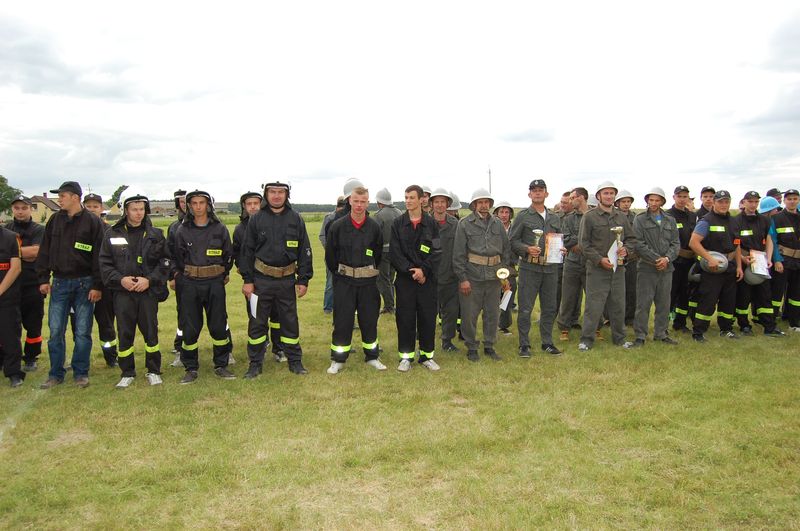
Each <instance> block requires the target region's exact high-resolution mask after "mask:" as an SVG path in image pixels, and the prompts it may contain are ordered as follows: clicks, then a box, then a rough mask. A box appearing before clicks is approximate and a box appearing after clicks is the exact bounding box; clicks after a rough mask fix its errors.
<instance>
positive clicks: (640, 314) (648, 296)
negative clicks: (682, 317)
mask: <svg viewBox="0 0 800 531" xmlns="http://www.w3.org/2000/svg"><path fill="white" fill-rule="evenodd" d="M636 291H637V293H636V318H635V319H634V322H633V330H634V332H635V333H636V339H645V338H646V337H647V324H648V322H649V321H650V306H651V305H652V304H654V303H655V306H656V315H655V322H654V324H653V339H655V340H656V341H657V340H659V339H664V338H665V337H667V326H668V325H669V304H670V298H671V293H672V271H670V272H660V271H656V270H654V269H652V268H650V267H639V272H638V274H637V276H636Z"/></svg>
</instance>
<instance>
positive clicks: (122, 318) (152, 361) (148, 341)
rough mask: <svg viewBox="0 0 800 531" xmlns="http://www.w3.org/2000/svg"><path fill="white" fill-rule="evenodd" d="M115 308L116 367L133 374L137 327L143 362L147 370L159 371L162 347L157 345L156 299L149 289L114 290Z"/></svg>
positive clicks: (123, 373)
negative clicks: (135, 290)
mask: <svg viewBox="0 0 800 531" xmlns="http://www.w3.org/2000/svg"><path fill="white" fill-rule="evenodd" d="M113 293H114V311H115V312H116V314H117V331H118V334H119V358H118V360H119V368H120V369H122V376H136V363H135V361H134V348H133V340H134V338H135V337H136V329H137V328H138V329H139V332H141V334H142V338H143V339H144V352H145V355H144V364H145V366H146V367H147V372H151V373H154V374H161V348H160V347H159V345H158V301H157V300H156V298H155V297H153V296H152V295H151V294H150V292H149V291H146V292H144V293H136V292H130V291H114V292H113Z"/></svg>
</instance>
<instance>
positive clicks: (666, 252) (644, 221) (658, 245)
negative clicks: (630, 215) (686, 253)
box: [633, 210, 680, 273]
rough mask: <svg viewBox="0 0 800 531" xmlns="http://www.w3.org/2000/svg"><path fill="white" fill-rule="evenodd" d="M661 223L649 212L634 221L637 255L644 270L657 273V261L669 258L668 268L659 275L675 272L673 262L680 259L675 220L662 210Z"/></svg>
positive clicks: (646, 211)
mask: <svg viewBox="0 0 800 531" xmlns="http://www.w3.org/2000/svg"><path fill="white" fill-rule="evenodd" d="M659 214H661V223H659V222H658V221H657V220H656V216H655V215H653V214H652V213H651V212H650V211H649V210H645V211H644V212H641V213H639V215H637V216H636V218H635V219H634V220H633V232H634V234H636V254H637V255H638V256H639V266H638V267H640V268H642V270H648V271H657V270H656V267H655V261H656V260H658V259H659V258H661V257H662V256H666V257H667V258H669V263H668V264H667V268H666V269H664V270H662V271H659V273H671V272H672V271H674V270H675V266H674V265H673V262H675V260H676V259H677V258H678V249H680V239H679V237H678V226H677V223H676V222H675V218H673V217H672V216H670V215H669V214H667V213H666V212H665V211H664V210H660V211H659Z"/></svg>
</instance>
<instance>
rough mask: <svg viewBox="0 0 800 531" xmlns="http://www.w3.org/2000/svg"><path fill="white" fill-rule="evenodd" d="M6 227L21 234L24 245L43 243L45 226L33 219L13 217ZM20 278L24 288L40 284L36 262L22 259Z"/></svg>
mask: <svg viewBox="0 0 800 531" xmlns="http://www.w3.org/2000/svg"><path fill="white" fill-rule="evenodd" d="M6 228H7V229H8V230H10V231H12V232H16V233H17V234H18V235H19V237H20V240H21V245H22V247H30V246H32V245H41V244H42V238H44V227H43V226H41V225H39V224H38V223H36V222H35V221H33V220H29V221H27V222H25V221H17V220H15V219H12V220H11V221H9V222H8V223H6ZM19 280H20V282H21V285H22V287H23V288H27V287H30V286H38V285H39V277H38V276H37V275H36V262H26V261H25V260H23V261H22V275H20V277H19Z"/></svg>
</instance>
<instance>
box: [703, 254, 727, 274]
mask: <svg viewBox="0 0 800 531" xmlns="http://www.w3.org/2000/svg"><path fill="white" fill-rule="evenodd" d="M708 254H710V255H711V256H713V257H714V258H716V259H717V262H719V266H717V270H716V271H711V269H709V267H708V260H706V259H705V258H700V267H702V268H703V271H705V272H706V273H724V272H725V271H727V270H728V257H727V256H725V255H724V254H722V253H718V252H717V251H709V252H708Z"/></svg>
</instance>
